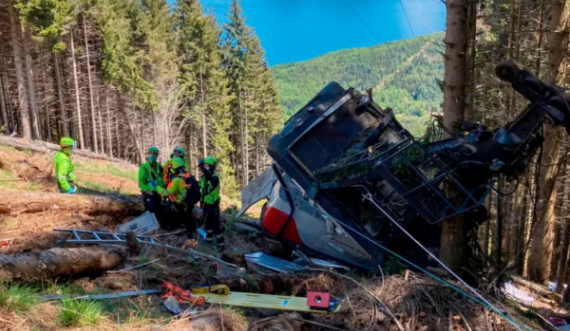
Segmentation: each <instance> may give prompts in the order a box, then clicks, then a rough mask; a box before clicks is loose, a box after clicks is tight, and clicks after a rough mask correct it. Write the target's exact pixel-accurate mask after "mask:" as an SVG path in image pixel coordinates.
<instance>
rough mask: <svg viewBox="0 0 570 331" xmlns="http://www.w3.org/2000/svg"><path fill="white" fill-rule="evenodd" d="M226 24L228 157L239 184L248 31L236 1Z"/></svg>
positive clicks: (241, 168) (225, 58)
mask: <svg viewBox="0 0 570 331" xmlns="http://www.w3.org/2000/svg"><path fill="white" fill-rule="evenodd" d="M227 18H228V22H227V23H226V24H225V25H224V33H223V46H222V47H223V53H222V63H223V68H224V70H225V73H226V77H227V78H228V88H229V93H230V94H231V95H232V96H233V98H232V101H231V103H230V112H231V113H232V114H234V116H232V126H231V133H230V139H231V141H232V143H233V145H234V146H237V147H238V148H237V149H236V151H235V152H234V153H232V154H231V160H232V165H233V166H234V168H235V169H238V171H237V174H238V177H239V179H240V182H241V183H242V184H243V183H245V182H246V179H245V178H246V176H247V175H246V174H245V173H244V169H243V167H241V166H240V164H241V162H242V160H243V157H242V153H244V151H243V148H244V146H245V145H244V142H243V141H242V136H243V131H244V118H243V114H244V113H245V111H244V109H243V107H244V105H243V100H244V97H245V91H244V80H245V79H246V74H245V71H246V55H247V53H248V52H247V38H248V37H249V30H248V28H247V26H246V25H245V18H244V17H243V15H242V10H241V7H240V4H239V1H238V0H232V2H231V4H230V9H229V13H228V15H227Z"/></svg>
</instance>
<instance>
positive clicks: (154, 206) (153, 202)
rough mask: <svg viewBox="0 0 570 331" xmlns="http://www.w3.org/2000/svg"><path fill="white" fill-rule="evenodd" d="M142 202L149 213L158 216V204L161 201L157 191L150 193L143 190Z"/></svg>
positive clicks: (159, 209)
mask: <svg viewBox="0 0 570 331" xmlns="http://www.w3.org/2000/svg"><path fill="white" fill-rule="evenodd" d="M143 202H144V209H145V210H148V211H150V212H151V213H154V214H155V215H156V218H158V217H159V214H160V212H161V209H162V206H161V205H160V203H161V202H162V198H161V197H160V194H158V193H157V192H152V194H148V193H146V192H143Z"/></svg>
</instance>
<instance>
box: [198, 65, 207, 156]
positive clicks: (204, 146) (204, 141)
mask: <svg viewBox="0 0 570 331" xmlns="http://www.w3.org/2000/svg"><path fill="white" fill-rule="evenodd" d="M204 93H205V91H204V78H203V77H202V69H201V68H200V99H201V102H202V114H201V115H202V152H203V153H204V154H203V155H202V157H204V158H205V157H206V156H207V155H208V149H207V146H208V135H207V132H206V130H207V129H208V128H207V127H206V109H205V107H206V102H205V101H206V100H205V95H204Z"/></svg>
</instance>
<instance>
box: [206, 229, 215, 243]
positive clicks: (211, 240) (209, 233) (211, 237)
mask: <svg viewBox="0 0 570 331" xmlns="http://www.w3.org/2000/svg"><path fill="white" fill-rule="evenodd" d="M206 242H207V243H208V244H213V243H214V230H206Z"/></svg>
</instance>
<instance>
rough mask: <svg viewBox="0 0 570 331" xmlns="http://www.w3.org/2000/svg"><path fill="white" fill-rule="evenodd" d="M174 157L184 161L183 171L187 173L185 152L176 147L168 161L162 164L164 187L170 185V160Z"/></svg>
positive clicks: (181, 148)
mask: <svg viewBox="0 0 570 331" xmlns="http://www.w3.org/2000/svg"><path fill="white" fill-rule="evenodd" d="M174 157H178V158H181V159H182V161H184V170H186V171H188V164H187V163H186V152H185V151H184V148H183V147H182V146H178V147H176V148H174V151H172V153H171V154H170V160H168V161H166V162H165V163H164V178H163V180H164V185H168V184H169V183H170V181H171V180H172V179H171V176H172V173H171V172H170V168H171V167H172V160H173V158H174Z"/></svg>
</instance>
